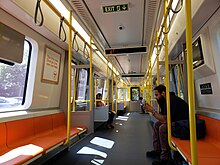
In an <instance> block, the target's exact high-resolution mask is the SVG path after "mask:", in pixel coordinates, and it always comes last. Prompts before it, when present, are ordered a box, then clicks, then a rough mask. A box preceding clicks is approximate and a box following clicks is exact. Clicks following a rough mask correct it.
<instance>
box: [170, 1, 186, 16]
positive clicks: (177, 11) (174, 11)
mask: <svg viewBox="0 0 220 165" xmlns="http://www.w3.org/2000/svg"><path fill="white" fill-rule="evenodd" d="M182 8H183V0H181V6H180V8H179V9H178V10H174V9H173V8H172V6H171V7H170V9H171V11H172V12H173V13H174V14H177V13H179V12H180V10H181V9H182Z"/></svg>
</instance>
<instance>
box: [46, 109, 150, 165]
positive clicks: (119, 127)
mask: <svg viewBox="0 0 220 165" xmlns="http://www.w3.org/2000/svg"><path fill="white" fill-rule="evenodd" d="M114 125H115V128H114V129H107V128H106V127H105V126H102V127H101V128H99V129H98V130H97V131H96V132H95V133H94V134H92V135H90V136H88V137H87V138H86V139H84V140H83V141H81V142H80V143H78V144H76V145H75V146H74V147H72V148H71V150H70V151H69V152H64V153H62V154H60V155H58V156H57V157H56V159H54V160H51V161H50V162H48V163H47V164H53V165H59V164H65V165H89V164H91V165H92V164H95V165H101V164H104V165H119V164H120V165H125V164H126V165H150V164H151V163H152V160H151V159H148V158H146V151H147V150H151V149H152V127H151V124H150V119H149V116H148V115H145V114H139V113H138V112H133V113H130V114H125V115H124V116H123V117H118V118H116V119H115V120H114ZM97 140H99V141H97ZM84 151H87V152H88V151H91V153H92V154H83V152H84ZM77 152H78V154H77ZM94 153H96V155H94Z"/></svg>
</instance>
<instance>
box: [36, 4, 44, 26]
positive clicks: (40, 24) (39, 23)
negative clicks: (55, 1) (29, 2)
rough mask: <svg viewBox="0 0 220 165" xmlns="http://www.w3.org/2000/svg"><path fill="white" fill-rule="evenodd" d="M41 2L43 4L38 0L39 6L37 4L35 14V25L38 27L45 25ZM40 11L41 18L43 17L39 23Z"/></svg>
mask: <svg viewBox="0 0 220 165" xmlns="http://www.w3.org/2000/svg"><path fill="white" fill-rule="evenodd" d="M40 2H41V0H37V4H36V8H35V13H34V23H35V24H36V25H37V26H42V25H43V23H44V16H43V12H42V10H41V6H40ZM38 10H39V11H40V17H41V21H40V22H38V21H37V14H38Z"/></svg>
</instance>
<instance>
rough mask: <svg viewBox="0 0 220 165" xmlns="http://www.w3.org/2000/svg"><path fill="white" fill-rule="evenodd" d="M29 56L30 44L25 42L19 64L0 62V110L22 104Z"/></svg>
mask: <svg viewBox="0 0 220 165" xmlns="http://www.w3.org/2000/svg"><path fill="white" fill-rule="evenodd" d="M30 54H31V44H30V43H28V41H25V44H24V55H23V61H22V63H21V64H14V65H13V66H10V65H6V64H3V63H1V62H0V108H12V107H16V106H19V105H23V104H24V99H25V98H24V96H25V89H26V83H27V71H28V61H30V60H29V59H30Z"/></svg>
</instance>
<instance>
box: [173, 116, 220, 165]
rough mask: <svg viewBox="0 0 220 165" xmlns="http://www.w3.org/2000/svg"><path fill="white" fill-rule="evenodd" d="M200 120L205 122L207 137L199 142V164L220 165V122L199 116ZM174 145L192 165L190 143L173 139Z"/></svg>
mask: <svg viewBox="0 0 220 165" xmlns="http://www.w3.org/2000/svg"><path fill="white" fill-rule="evenodd" d="M197 117H198V118H199V119H203V120H205V123H206V137H205V138H204V139H199V140H197V151H198V164H199V165H207V164H211V165H219V163H220V142H219V139H220V136H218V135H219V133H218V132H219V130H220V129H219V128H220V121H219V120H216V119H212V118H209V117H206V116H201V115H197ZM171 141H172V143H173V144H174V146H175V147H177V148H178V150H179V152H181V154H182V155H183V156H184V158H185V160H186V161H187V162H190V163H191V161H192V160H191V154H190V153H191V152H190V141H189V140H180V139H178V138H175V137H172V138H171Z"/></svg>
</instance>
